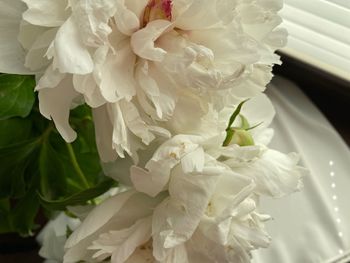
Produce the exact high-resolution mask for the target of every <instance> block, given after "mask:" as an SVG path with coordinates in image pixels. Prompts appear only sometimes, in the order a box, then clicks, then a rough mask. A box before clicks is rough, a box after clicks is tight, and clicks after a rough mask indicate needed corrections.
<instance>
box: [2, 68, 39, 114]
mask: <svg viewBox="0 0 350 263" xmlns="http://www.w3.org/2000/svg"><path fill="white" fill-rule="evenodd" d="M34 87H35V80H34V77H33V76H21V75H9V74H2V75H0V120H4V119H8V118H11V117H26V116H28V115H29V113H30V111H31V109H32V107H33V105H34V101H35V96H34Z"/></svg>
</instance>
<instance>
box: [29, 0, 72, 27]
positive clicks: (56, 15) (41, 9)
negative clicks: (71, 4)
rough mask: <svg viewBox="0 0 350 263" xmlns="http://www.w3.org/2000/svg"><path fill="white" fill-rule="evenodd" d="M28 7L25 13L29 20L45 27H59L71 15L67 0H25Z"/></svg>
mask: <svg viewBox="0 0 350 263" xmlns="http://www.w3.org/2000/svg"><path fill="white" fill-rule="evenodd" d="M23 2H25V3H26V4H27V6H28V9H27V10H26V11H25V12H24V13H23V19H24V20H26V21H27V22H29V23H31V24H33V25H38V26H44V27H57V26H60V25H62V24H63V23H64V21H66V20H67V18H68V17H69V10H68V8H67V6H68V1H67V0H60V1H56V0H23Z"/></svg>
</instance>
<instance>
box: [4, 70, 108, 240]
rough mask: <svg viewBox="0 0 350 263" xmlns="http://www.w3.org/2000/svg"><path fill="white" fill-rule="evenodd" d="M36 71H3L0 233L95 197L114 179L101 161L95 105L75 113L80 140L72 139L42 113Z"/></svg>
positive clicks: (24, 230)
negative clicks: (23, 73)
mask: <svg viewBox="0 0 350 263" xmlns="http://www.w3.org/2000/svg"><path fill="white" fill-rule="evenodd" d="M34 86H35V82H34V79H33V77H31V76H16V75H8V74H2V75H0V233H6V232H18V233H19V234H21V235H23V236H27V235H31V234H32V231H33V230H35V228H36V224H35V220H36V217H37V214H38V212H39V211H40V210H44V213H45V214H50V213H51V212H52V211H55V210H65V209H66V207H67V206H73V205H83V204H89V203H91V202H93V201H92V200H93V199H94V198H96V197H97V196H99V195H101V194H103V193H104V192H106V191H107V190H108V189H109V188H110V187H111V186H113V181H112V180H111V179H107V178H106V177H105V176H104V175H103V173H102V169H101V166H100V161H99V157H98V153H97V148H96V145H95V135H94V127H93V122H92V117H91V112H90V109H89V108H88V107H87V106H84V105H83V106H79V107H78V108H76V109H74V110H73V111H72V113H71V120H70V122H71V124H72V126H73V127H74V129H75V130H76V131H77V132H78V138H77V140H76V141H75V142H74V143H72V144H67V143H66V142H65V141H64V140H63V139H62V138H61V136H60V135H59V134H58V132H57V131H56V129H55V127H54V125H53V123H52V122H51V121H49V120H46V119H45V118H43V117H42V116H41V115H40V113H39V110H38V102H37V100H36V99H35V94H34Z"/></svg>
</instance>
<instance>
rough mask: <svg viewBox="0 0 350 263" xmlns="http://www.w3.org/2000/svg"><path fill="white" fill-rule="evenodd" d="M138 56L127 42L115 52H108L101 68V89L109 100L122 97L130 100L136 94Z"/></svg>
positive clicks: (114, 100) (113, 100)
mask: <svg viewBox="0 0 350 263" xmlns="http://www.w3.org/2000/svg"><path fill="white" fill-rule="evenodd" d="M135 61H136V56H135V55H134V54H133V53H132V51H131V49H130V46H129V45H127V43H126V42H125V43H124V45H123V47H120V48H119V49H118V50H117V51H116V53H115V54H108V55H107V57H106V61H105V63H104V65H103V66H102V68H101V83H100V89H101V93H102V95H103V97H104V98H105V99H106V100H107V101H109V102H116V101H118V100H121V99H126V100H127V101H130V100H131V98H132V97H133V96H134V95H135V93H136V91H135V82H134V78H133V74H134V65H135Z"/></svg>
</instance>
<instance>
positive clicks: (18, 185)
mask: <svg viewBox="0 0 350 263" xmlns="http://www.w3.org/2000/svg"><path fill="white" fill-rule="evenodd" d="M38 146H39V141H38V140H37V139H35V140H29V141H24V142H21V143H19V144H15V145H11V146H8V147H3V148H0V160H1V163H0V164H1V165H0V198H7V197H19V196H21V195H23V194H24V191H25V178H24V175H25V171H26V169H27V167H28V165H29V164H30V162H31V161H32V159H31V158H32V157H33V153H34V152H35V150H36V149H37V148H38Z"/></svg>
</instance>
